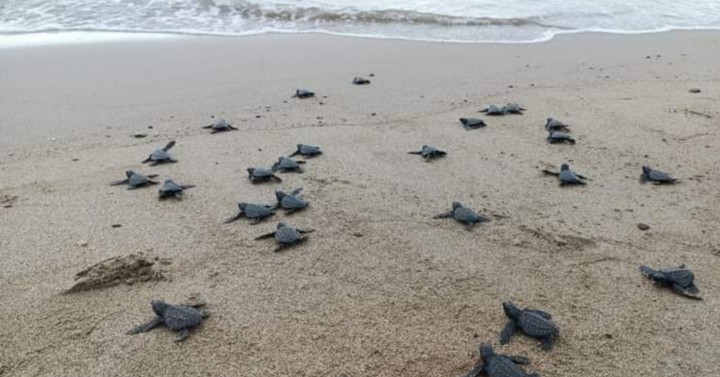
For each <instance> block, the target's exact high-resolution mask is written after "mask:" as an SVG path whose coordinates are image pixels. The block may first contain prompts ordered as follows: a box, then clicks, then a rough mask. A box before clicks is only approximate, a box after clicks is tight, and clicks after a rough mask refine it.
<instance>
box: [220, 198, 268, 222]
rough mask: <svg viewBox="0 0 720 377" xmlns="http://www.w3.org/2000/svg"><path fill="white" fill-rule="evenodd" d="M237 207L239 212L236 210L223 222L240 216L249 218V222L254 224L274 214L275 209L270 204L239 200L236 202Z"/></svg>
mask: <svg viewBox="0 0 720 377" xmlns="http://www.w3.org/2000/svg"><path fill="white" fill-rule="evenodd" d="M238 208H239V209H240V212H238V214H237V215H235V216H234V217H232V218H230V219H228V220H226V221H225V224H229V223H231V222H233V221H236V220H239V219H240V218H242V217H245V218H248V219H249V220H250V224H253V225H254V224H257V223H259V222H261V221H263V220H265V219H266V218H268V217H270V216H274V215H275V211H273V207H272V206H266V205H262V204H251V203H245V202H240V203H238Z"/></svg>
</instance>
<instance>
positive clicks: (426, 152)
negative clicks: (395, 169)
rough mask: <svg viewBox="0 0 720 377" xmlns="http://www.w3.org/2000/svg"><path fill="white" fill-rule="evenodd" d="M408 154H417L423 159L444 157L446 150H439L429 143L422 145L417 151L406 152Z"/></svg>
mask: <svg viewBox="0 0 720 377" xmlns="http://www.w3.org/2000/svg"><path fill="white" fill-rule="evenodd" d="M408 154H419V155H421V156H422V158H424V159H425V160H431V159H433V158H437V157H444V156H445V155H447V152H445V151H441V150H439V149H437V148H435V147H432V146H430V145H423V146H422V148H420V150H419V151H413V152H408Z"/></svg>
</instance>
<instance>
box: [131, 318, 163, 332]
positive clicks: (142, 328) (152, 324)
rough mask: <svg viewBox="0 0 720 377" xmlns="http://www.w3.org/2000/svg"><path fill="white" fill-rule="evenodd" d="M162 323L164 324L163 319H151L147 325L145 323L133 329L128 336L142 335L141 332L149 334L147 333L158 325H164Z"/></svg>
mask: <svg viewBox="0 0 720 377" xmlns="http://www.w3.org/2000/svg"><path fill="white" fill-rule="evenodd" d="M162 322H163V319H162V317H155V318H153V319H151V320H150V321H148V322H147V323H144V324H142V325H140V326H138V327H135V328H133V329H132V330H130V331H128V332H127V333H128V335H135V334H140V333H141V332H147V331H150V330H152V329H154V328H155V327H157V326H158V325H160V324H162Z"/></svg>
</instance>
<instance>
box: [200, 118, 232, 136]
mask: <svg viewBox="0 0 720 377" xmlns="http://www.w3.org/2000/svg"><path fill="white" fill-rule="evenodd" d="M202 128H205V129H211V130H212V132H210V133H211V134H215V133H218V132H225V131H237V128H235V127H233V125H232V124H230V123H228V122H227V121H226V120H225V119H219V120H216V121H215V122H213V123H212V124H208V125H207V126H203V127H202Z"/></svg>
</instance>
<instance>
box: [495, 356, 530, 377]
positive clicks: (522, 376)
mask: <svg viewBox="0 0 720 377" xmlns="http://www.w3.org/2000/svg"><path fill="white" fill-rule="evenodd" d="M485 362H486V365H485V370H486V371H487V374H488V376H490V377H526V376H527V373H525V371H523V370H522V369H520V367H519V366H517V364H515V363H514V362H512V360H510V359H508V358H507V357H503V356H502V355H495V356H493V357H492V358H491V359H490V360H485Z"/></svg>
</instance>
